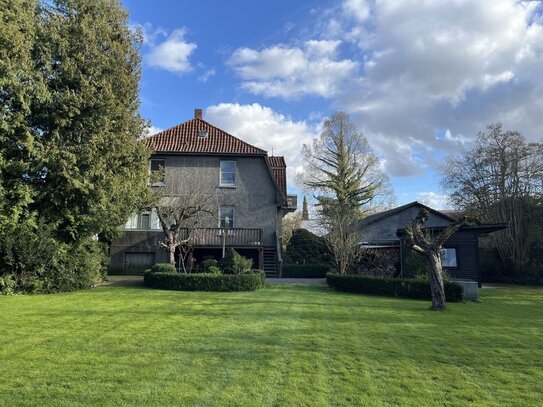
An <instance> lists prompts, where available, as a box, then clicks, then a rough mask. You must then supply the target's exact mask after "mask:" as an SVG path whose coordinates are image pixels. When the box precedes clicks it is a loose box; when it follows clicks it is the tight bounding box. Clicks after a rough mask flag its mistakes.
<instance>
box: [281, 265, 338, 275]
mask: <svg viewBox="0 0 543 407" xmlns="http://www.w3.org/2000/svg"><path fill="white" fill-rule="evenodd" d="M329 271H330V267H329V266H326V265H322V264H285V265H284V266H283V273H282V277H284V278H324V277H326V273H328V272H329Z"/></svg>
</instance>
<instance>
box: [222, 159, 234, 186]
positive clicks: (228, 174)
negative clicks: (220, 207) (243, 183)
mask: <svg viewBox="0 0 543 407" xmlns="http://www.w3.org/2000/svg"><path fill="white" fill-rule="evenodd" d="M220 185H221V187H235V186H236V162H235V161H221V180H220Z"/></svg>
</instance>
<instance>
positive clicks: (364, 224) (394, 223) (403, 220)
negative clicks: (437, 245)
mask: <svg viewBox="0 0 543 407" xmlns="http://www.w3.org/2000/svg"><path fill="white" fill-rule="evenodd" d="M422 207H424V208H426V209H427V210H428V212H429V217H428V221H427V222H426V223H425V226H426V227H427V228H430V229H435V230H439V229H441V228H445V227H447V226H448V225H449V224H451V223H452V222H454V220H455V219H453V218H451V217H449V216H448V215H446V214H445V213H442V212H439V211H436V210H434V209H432V208H429V207H427V206H425V205H423V204H421V203H419V202H411V203H409V204H406V205H403V206H400V207H397V208H394V209H391V210H389V211H384V212H381V213H377V214H375V215H371V216H368V217H367V218H365V219H364V220H362V221H360V222H359V223H358V224H357V227H358V228H359V230H360V244H361V246H362V247H368V248H397V249H398V250H399V251H400V253H401V268H402V269H403V268H404V267H405V261H404V260H405V257H406V256H405V254H406V249H405V247H403V240H402V239H401V235H402V230H403V229H405V227H406V226H407V225H409V224H411V223H412V221H413V220H414V219H415V218H416V216H417V215H418V214H419V211H420V209H421V208H422ZM504 227H505V225H476V226H465V227H463V228H461V229H460V230H459V231H458V232H456V233H455V234H454V235H452V236H451V237H450V238H449V239H448V240H447V241H446V242H445V244H444V245H443V247H444V249H451V250H454V253H455V263H456V264H455V266H449V267H447V266H446V265H444V268H445V269H446V270H447V272H448V273H449V275H450V277H451V279H456V280H465V281H476V282H479V281H480V275H479V264H478V263H479V256H478V253H479V250H478V249H479V236H480V235H481V234H486V233H491V232H494V231H497V230H500V229H503V228H504Z"/></svg>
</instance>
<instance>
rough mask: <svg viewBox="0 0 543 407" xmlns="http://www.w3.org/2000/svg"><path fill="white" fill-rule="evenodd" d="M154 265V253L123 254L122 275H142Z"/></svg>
mask: <svg viewBox="0 0 543 407" xmlns="http://www.w3.org/2000/svg"><path fill="white" fill-rule="evenodd" d="M153 264H155V254H154V253H125V254H124V274H143V272H144V271H145V270H146V269H148V268H151V266H152V265H153Z"/></svg>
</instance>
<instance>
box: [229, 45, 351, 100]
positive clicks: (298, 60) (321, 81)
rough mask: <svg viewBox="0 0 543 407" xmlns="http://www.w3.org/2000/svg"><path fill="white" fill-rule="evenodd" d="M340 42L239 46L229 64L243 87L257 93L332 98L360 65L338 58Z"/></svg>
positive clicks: (287, 96) (277, 95)
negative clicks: (289, 45)
mask: <svg viewBox="0 0 543 407" xmlns="http://www.w3.org/2000/svg"><path fill="white" fill-rule="evenodd" d="M340 44H341V41H339V40H310V41H306V42H305V43H304V44H303V46H302V47H287V46H285V45H275V46H273V47H270V48H265V49H263V50H261V51H257V50H254V49H250V48H239V49H237V50H236V51H235V52H234V53H233V54H232V56H231V57H230V58H229V59H228V65H229V66H230V67H232V68H233V69H234V71H235V72H236V73H237V74H238V75H239V77H240V78H241V79H242V81H243V82H242V87H243V88H244V89H246V90H248V91H249V92H251V93H254V94H256V95H264V96H269V97H281V98H284V99H291V98H296V97H299V96H303V95H318V96H322V97H332V96H334V95H335V94H337V92H338V91H339V89H340V87H341V85H342V84H343V83H344V82H345V81H346V80H348V79H350V78H351V77H352V76H353V74H354V73H355V71H356V69H357V65H358V64H357V63H356V62H355V61H352V60H350V59H342V60H338V58H337V54H338V47H339V46H340Z"/></svg>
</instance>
